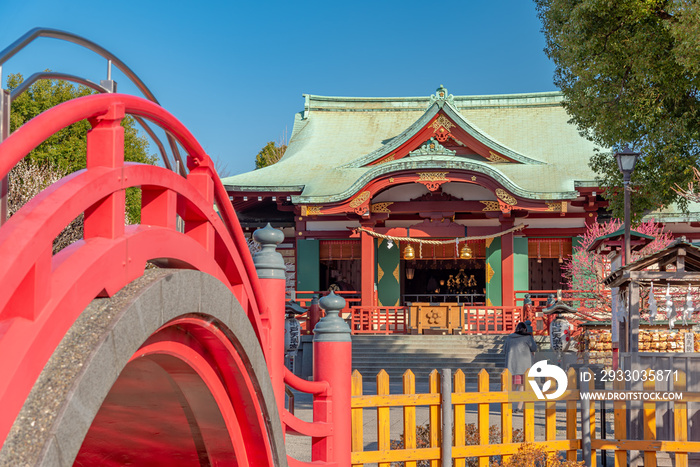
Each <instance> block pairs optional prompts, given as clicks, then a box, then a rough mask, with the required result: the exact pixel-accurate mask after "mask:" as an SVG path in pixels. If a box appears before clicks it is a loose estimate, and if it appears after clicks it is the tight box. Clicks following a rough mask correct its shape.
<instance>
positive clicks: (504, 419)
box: [501, 368, 513, 462]
mask: <svg viewBox="0 0 700 467" xmlns="http://www.w3.org/2000/svg"><path fill="white" fill-rule="evenodd" d="M512 390H513V376H512V375H511V374H510V371H508V368H506V369H505V370H503V373H501V391H503V392H504V393H505V394H506V395H510V394H512ZM512 442H513V403H512V402H511V401H510V400H508V399H506V401H505V402H503V403H502V404H501V443H503V444H509V443H512ZM510 458H511V456H507V455H504V456H503V462H506V461H508V460H510Z"/></svg>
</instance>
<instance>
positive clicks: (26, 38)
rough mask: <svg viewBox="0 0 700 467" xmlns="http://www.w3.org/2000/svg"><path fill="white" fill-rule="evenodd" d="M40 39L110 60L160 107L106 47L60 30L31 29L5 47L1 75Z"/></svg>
mask: <svg viewBox="0 0 700 467" xmlns="http://www.w3.org/2000/svg"><path fill="white" fill-rule="evenodd" d="M39 37H48V38H52V39H60V40H64V41H67V42H72V43H74V44H77V45H80V46H83V47H85V48H86V49H89V50H91V51H93V52H95V53H97V54H98V55H100V56H102V57H103V58H105V59H107V60H109V61H110V62H111V63H113V64H114V65H115V66H116V67H117V68H118V69H119V70H120V71H121V72H122V73H124V75H126V77H127V78H129V79H130V80H131V81H132V82H133V83H134V84H135V85H136V87H137V88H138V89H139V91H141V93H143V95H144V96H145V97H146V98H147V99H148V100H150V101H152V102H155V103H156V104H158V105H160V102H158V99H156V96H155V95H154V94H153V93H152V92H151V90H150V89H149V88H148V86H146V84H145V83H144V82H143V81H142V80H141V78H139V76H138V75H137V74H136V73H135V72H134V71H133V70H132V69H131V68H129V67H128V66H127V65H126V63H124V62H122V61H121V60H120V59H119V58H118V57H117V56H116V55H114V54H113V53H111V52H110V51H108V50H107V49H105V48H104V47H102V46H100V45H99V44H96V43H95V42H92V41H91V40H89V39H86V38H84V37H82V36H78V35H77V34H73V33H71V32H68V31H62V30H60V29H52V28H33V29H30V30H29V31H27V32H26V33H25V34H24V35H22V36H21V37H19V38H18V39H17V40H16V41H14V42H13V43H12V44H10V45H9V46H7V47H5V49H3V50H2V51H0V75H2V66H3V64H4V63H5V62H7V61H8V60H9V59H10V58H12V57H14V56H15V55H16V54H17V53H18V52H19V51H20V50H22V49H23V48H24V47H26V46H27V45H29V44H30V43H31V42H33V41H34V39H37V38H39ZM82 84H85V83H82ZM93 84H94V83H93ZM85 85H86V86H89V85H88V84H85ZM91 87H92V86H91ZM93 89H94V88H93ZM139 123H140V122H139ZM149 136H150V133H149ZM167 138H168V142H169V144H170V148H171V150H172V152H173V158H174V159H175V160H176V161H177V162H178V164H176V165H177V167H178V170H179V173H180V175H185V174H186V169H185V164H184V163H183V160H182V157H181V156H180V151H179V150H178V148H177V143H176V141H175V139H174V138H173V137H172V135H170V134H167ZM171 170H172V169H171Z"/></svg>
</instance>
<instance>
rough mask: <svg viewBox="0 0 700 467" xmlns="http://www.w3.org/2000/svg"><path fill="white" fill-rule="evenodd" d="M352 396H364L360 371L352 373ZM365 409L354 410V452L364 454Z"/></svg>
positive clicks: (358, 465)
mask: <svg viewBox="0 0 700 467" xmlns="http://www.w3.org/2000/svg"><path fill="white" fill-rule="evenodd" d="M351 390H352V395H353V396H361V395H362V375H361V374H360V372H359V371H357V370H355V371H353V372H352V389H351ZM363 410H364V409H362V408H359V409H352V451H353V452H362V451H363V450H364V448H365V445H364V433H363V430H362V429H363V424H364V419H363V417H362V411H363ZM362 465H364V464H353V467H362Z"/></svg>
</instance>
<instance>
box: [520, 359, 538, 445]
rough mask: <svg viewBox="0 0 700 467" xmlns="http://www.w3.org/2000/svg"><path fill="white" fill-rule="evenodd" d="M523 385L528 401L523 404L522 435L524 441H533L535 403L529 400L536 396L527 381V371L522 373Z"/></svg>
mask: <svg viewBox="0 0 700 467" xmlns="http://www.w3.org/2000/svg"><path fill="white" fill-rule="evenodd" d="M528 371H529V370H528ZM523 385H524V388H525V394H524V396H525V397H526V400H527V401H528V402H525V404H524V405H523V408H524V410H523V437H524V438H525V442H526V443H532V442H534V441H535V403H534V402H529V401H532V400H534V399H535V398H536V396H535V392H534V391H533V390H532V387H530V385H529V384H528V382H527V373H525V374H524V375H523Z"/></svg>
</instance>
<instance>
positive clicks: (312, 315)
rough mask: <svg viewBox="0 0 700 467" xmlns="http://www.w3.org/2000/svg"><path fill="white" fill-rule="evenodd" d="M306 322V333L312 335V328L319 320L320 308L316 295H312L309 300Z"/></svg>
mask: <svg viewBox="0 0 700 467" xmlns="http://www.w3.org/2000/svg"><path fill="white" fill-rule="evenodd" d="M306 316H307V320H308V321H307V322H306V332H307V333H309V334H312V333H313V331H314V328H315V327H316V325H317V324H318V321H319V320H320V319H321V307H320V306H318V294H313V295H312V298H311V305H309V310H308V311H307V312H306Z"/></svg>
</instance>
